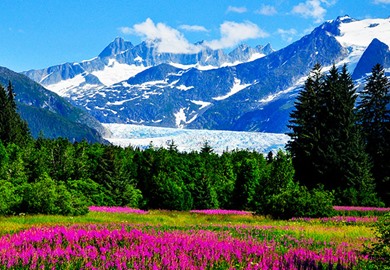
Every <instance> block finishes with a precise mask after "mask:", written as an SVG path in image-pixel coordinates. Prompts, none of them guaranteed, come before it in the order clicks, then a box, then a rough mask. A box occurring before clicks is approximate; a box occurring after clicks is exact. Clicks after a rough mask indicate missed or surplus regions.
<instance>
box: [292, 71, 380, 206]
mask: <svg viewBox="0 0 390 270" xmlns="http://www.w3.org/2000/svg"><path fill="white" fill-rule="evenodd" d="M320 73H321V72H320V69H319V67H318V66H316V67H315V69H313V71H312V74H311V75H310V76H309V78H308V79H307V81H306V83H305V88H304V89H303V91H302V92H301V94H300V96H299V97H298V100H297V103H296V109H295V111H293V112H292V114H291V118H292V119H291V120H290V123H291V124H292V125H290V128H292V130H293V132H292V133H291V134H289V135H290V137H291V139H292V140H291V141H290V142H289V143H288V147H287V148H288V150H290V152H291V154H292V158H293V164H294V167H295V169H296V172H297V176H296V178H297V179H298V180H299V181H301V182H302V183H303V184H305V185H307V186H311V187H312V186H315V185H317V184H323V185H324V186H325V187H326V188H327V189H329V190H337V191H338V194H339V195H340V196H339V199H340V201H339V203H346V204H355V205H356V204H365V205H370V204H376V203H377V201H376V199H375V190H374V187H375V185H374V182H373V178H372V176H371V173H370V168H371V167H370V163H369V161H368V156H367V154H366V153H365V152H364V143H363V140H362V136H361V133H360V130H359V128H358V127H357V125H356V119H357V118H356V111H355V102H356V92H355V88H354V85H353V82H352V79H351V76H350V74H349V73H348V71H347V67H346V66H345V65H344V66H343V67H342V69H341V71H340V72H339V70H338V69H337V68H336V67H335V66H333V67H332V68H331V69H330V71H329V73H328V74H327V75H326V76H325V77H321V75H320ZM313 74H314V75H313ZM346 190H348V192H346ZM363 190H364V192H363Z"/></svg>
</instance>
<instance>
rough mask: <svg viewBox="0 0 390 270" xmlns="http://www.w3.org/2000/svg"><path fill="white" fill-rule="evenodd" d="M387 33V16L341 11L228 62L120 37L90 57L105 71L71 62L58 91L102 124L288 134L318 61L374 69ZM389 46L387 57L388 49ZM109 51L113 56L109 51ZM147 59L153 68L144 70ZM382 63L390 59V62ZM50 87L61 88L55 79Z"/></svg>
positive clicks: (219, 55)
mask: <svg viewBox="0 0 390 270" xmlns="http://www.w3.org/2000/svg"><path fill="white" fill-rule="evenodd" d="M389 32H390V21H389V19H366V20H355V19H353V18H351V17H349V16H341V17H338V18H336V19H335V20H332V21H326V22H324V23H323V24H322V25H320V26H318V27H316V28H315V29H314V30H313V31H312V32H311V33H310V34H308V35H305V36H303V37H302V38H301V39H299V40H297V41H295V42H294V43H292V44H290V45H289V46H286V47H285V48H283V49H280V50H278V51H273V50H272V49H269V48H270V46H269V48H267V45H266V46H264V47H262V46H261V47H259V48H258V51H259V50H263V51H262V52H263V53H264V55H262V56H261V57H259V58H257V59H255V60H253V61H249V59H250V57H248V55H250V54H252V55H254V54H256V52H254V51H253V50H252V51H251V49H253V48H251V49H249V48H248V47H246V46H245V45H241V46H239V47H237V48H235V49H234V50H233V51H232V52H231V53H232V54H234V57H233V58H234V59H239V60H240V61H242V60H243V59H245V57H247V59H248V61H244V62H243V63H237V64H234V65H233V64H232V65H225V66H224V65H223V64H221V63H222V62H223V61H225V59H226V58H224V57H226V55H227V54H224V53H223V52H222V51H218V50H216V51H212V52H210V51H207V49H205V50H204V51H200V52H199V53H197V54H192V55H182V54H177V55H176V54H162V53H160V54H158V53H157V54H156V50H154V47H153V45H152V44H153V43H149V44H148V43H147V42H143V43H141V44H138V45H136V46H134V45H133V44H132V43H131V42H128V43H126V42H125V41H124V40H123V39H119V38H117V39H115V40H114V42H112V43H110V44H109V45H108V46H107V47H106V48H105V49H104V50H103V51H102V53H101V54H102V55H103V56H105V58H99V57H97V58H94V59H92V60H91V61H97V62H99V61H100V62H99V63H100V64H101V65H102V66H100V67H99V68H101V70H100V71H93V72H89V71H86V68H87V67H90V68H91V67H92V66H91V65H92V64H91V63H92V62H91V61H86V62H81V63H73V64H68V65H67V66H64V67H66V68H65V70H64V71H62V72H63V75H64V76H65V77H71V76H73V77H72V78H71V79H67V80H62V81H59V84H62V85H61V87H64V85H65V86H66V83H69V85H68V87H67V88H66V87H65V90H61V89H59V88H56V89H52V90H53V91H56V92H59V93H61V94H62V95H63V96H65V97H67V98H68V100H70V101H71V102H72V104H74V105H76V106H79V107H82V108H84V109H85V110H87V111H88V112H89V113H90V114H92V115H93V116H94V117H95V118H96V119H98V120H99V121H101V122H103V123H130V124H142V125H150V126H162V127H181V128H183V127H186V128H195V129H219V130H243V131H244V130H250V131H265V132H286V131H287V122H288V118H289V113H290V112H291V110H292V108H293V106H294V100H295V97H296V95H297V93H298V92H299V90H300V87H301V86H302V84H303V82H304V80H305V78H306V76H307V74H308V73H309V72H310V70H311V68H312V67H313V66H314V64H316V63H320V64H321V65H322V66H323V70H324V71H326V70H327V69H329V67H330V66H331V65H333V64H336V65H337V66H340V65H343V64H348V67H349V69H350V72H351V74H352V73H353V72H354V70H356V72H357V73H356V74H359V76H363V77H364V76H365V74H367V73H369V72H370V71H371V68H372V66H367V65H368V64H365V62H364V59H370V58H371V59H372V56H373V55H374V56H375V55H376V53H375V52H376V49H375V48H374V49H373V46H374V45H375V44H377V45H376V46H379V47H380V48H382V47H383V44H384V45H386V46H388V45H389V44H390V35H388V36H389V37H388V36H387V35H386V34H383V33H389ZM356 37H360V38H356ZM374 39H377V40H378V41H379V43H378V42H376V41H375V40H374ZM373 40H374V44H373V45H372V44H371V43H372V42H373ZM375 42H376V43H375ZM381 44H382V45H381ZM148 46H149V47H148ZM150 46H151V47H150ZM379 47H378V48H379ZM266 48H267V49H266ZM383 48H384V47H383ZM383 48H382V49H381V50H383V55H387V54H388V52H387V51H386V49H383ZM267 50H269V51H267ZM370 50H371V52H370ZM258 51H257V52H258ZM240 52H243V55H240V54H239V53H240ZM115 53H116V54H115ZM206 53H207V54H206ZM108 54H110V55H111V56H110V57H107V55H108ZM113 54H114V55H113ZM205 55H207V57H209V61H208V62H207V61H206V59H207V57H206V58H205ZM245 55H246V56H245ZM180 57H181V58H180ZM241 57H244V58H241ZM179 58H180V59H181V60H180V61H176V60H177V59H179ZM233 58H231V59H233ZM125 59H127V60H126V61H129V59H130V60H131V61H133V62H131V63H133V64H134V66H132V69H131V70H127V69H126V68H128V67H129V66H128V65H127V64H125ZM162 59H164V61H162ZM175 59H176V60H175ZM210 59H211V60H212V61H216V60H218V61H220V66H219V67H218V68H215V67H212V68H211V67H207V66H204V64H207V63H209V64H211V63H212V61H211V60H210ZM250 60H252V59H250ZM104 61H106V62H104ZM148 61H149V62H148ZM153 61H154V62H153ZM159 61H160V62H161V61H162V62H163V63H160V62H159ZM174 61H176V62H174ZM191 61H192V62H191ZM194 61H195V62H196V63H195V62H194ZM202 61H203V62H202ZM240 61H239V62H240ZM362 61H363V62H362ZM177 62H180V63H177ZM189 63H192V64H191V65H189ZM194 63H195V64H194ZM366 63H368V62H366ZM137 64H138V66H137ZM144 64H148V65H149V64H150V65H152V66H148V68H144V69H143V68H142V67H145V66H144ZM384 64H385V67H387V65H390V63H388V61H387V60H386V61H384ZM121 65H123V66H121ZM125 65H127V66H125ZM80 67H81V68H82V69H80ZM95 67H96V66H95ZM51 68H53V67H51ZM121 68H123V69H121ZM138 68H139V69H138ZM68 69H69V70H68ZM114 70H117V73H116V74H115V73H114V72H113V71H114ZM54 71H55V70H53V69H50V68H48V69H46V70H45V71H44V72H43V73H42V70H40V71H35V73H34V72H33V71H30V73H29V74H27V75H30V76H31V77H33V78H35V79H37V76H38V75H39V76H40V80H42V79H43V80H46V81H45V83H52V81H50V80H51V79H50V80H49V77H51V78H58V77H60V76H62V75H61V73H58V71H57V73H56V74H54V73H53V72H54ZM72 72H73V73H72ZM83 72H84V73H83ZM99 72H100V73H99ZM104 72H106V73H104ZM110 72H111V73H110ZM121 72H122V73H121ZM119 73H120V74H119ZM37 74H38V75H37ZM48 75H50V76H48ZM39 76H38V77H39ZM88 76H89V77H88ZM110 76H111V77H110ZM115 76H117V77H115ZM121 76H122V77H121ZM126 76H127V77H126ZM354 76H355V74H354ZM356 76H358V75H356ZM113 77H115V78H113ZM120 77H121V78H126V79H123V80H120V79H121V78H120ZM86 78H87V79H88V80H89V81H88V82H87V79H86ZM38 79H39V78H38ZM70 80H73V81H74V83H73V84H72V83H71V81H70ZM102 81H105V82H104V83H102ZM91 82H92V83H91ZM110 82H114V83H112V84H110ZM107 84H108V86H107ZM51 86H53V88H55V86H56V84H51Z"/></svg>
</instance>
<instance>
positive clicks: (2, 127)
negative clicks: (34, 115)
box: [0, 82, 31, 145]
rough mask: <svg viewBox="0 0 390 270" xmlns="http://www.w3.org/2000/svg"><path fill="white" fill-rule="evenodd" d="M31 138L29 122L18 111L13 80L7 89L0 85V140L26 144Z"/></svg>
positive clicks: (6, 142) (7, 142) (5, 142)
mask: <svg viewBox="0 0 390 270" xmlns="http://www.w3.org/2000/svg"><path fill="white" fill-rule="evenodd" d="M30 139H31V136H30V131H29V129H28V127H27V123H26V122H25V121H24V120H22V119H21V118H20V116H19V114H18V112H17V111H16V103H15V99H14V92H13V87H12V84H11V82H9V83H8V87H7V90H5V89H4V87H3V86H1V85H0V140H1V141H2V142H3V143H4V144H5V145H7V144H9V143H15V144H18V145H24V144H26V142H27V141H28V140H30Z"/></svg>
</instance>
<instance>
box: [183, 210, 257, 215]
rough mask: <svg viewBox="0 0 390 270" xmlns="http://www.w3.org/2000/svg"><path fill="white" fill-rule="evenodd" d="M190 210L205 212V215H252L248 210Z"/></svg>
mask: <svg viewBox="0 0 390 270" xmlns="http://www.w3.org/2000/svg"><path fill="white" fill-rule="evenodd" d="M190 212H191V213H196V214H206V215H252V213H251V212H248V211H241V210H223V209H205V210H191V211H190Z"/></svg>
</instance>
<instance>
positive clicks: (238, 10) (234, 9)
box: [227, 6, 248, 13]
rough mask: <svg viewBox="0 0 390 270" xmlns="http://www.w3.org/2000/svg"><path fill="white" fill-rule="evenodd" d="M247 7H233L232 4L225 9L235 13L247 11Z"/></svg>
mask: <svg viewBox="0 0 390 270" xmlns="http://www.w3.org/2000/svg"><path fill="white" fill-rule="evenodd" d="M247 11H248V10H247V8H246V7H233V6H229V7H228V9H227V12H235V13H245V12H247Z"/></svg>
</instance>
